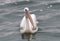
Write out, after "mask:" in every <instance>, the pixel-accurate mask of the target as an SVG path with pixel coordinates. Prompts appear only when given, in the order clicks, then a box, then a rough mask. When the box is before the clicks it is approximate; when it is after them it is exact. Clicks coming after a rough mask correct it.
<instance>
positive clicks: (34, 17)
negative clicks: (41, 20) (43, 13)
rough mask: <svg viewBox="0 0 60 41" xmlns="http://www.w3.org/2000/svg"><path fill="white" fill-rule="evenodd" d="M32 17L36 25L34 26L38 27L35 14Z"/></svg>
mask: <svg viewBox="0 0 60 41" xmlns="http://www.w3.org/2000/svg"><path fill="white" fill-rule="evenodd" d="M31 17H32V20H33V23H34V26H35V27H36V25H37V24H36V22H37V21H36V15H35V14H31Z"/></svg>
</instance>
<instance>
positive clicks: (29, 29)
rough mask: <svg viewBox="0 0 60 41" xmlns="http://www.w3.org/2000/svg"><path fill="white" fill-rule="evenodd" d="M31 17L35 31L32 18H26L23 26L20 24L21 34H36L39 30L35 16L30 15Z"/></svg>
mask: <svg viewBox="0 0 60 41" xmlns="http://www.w3.org/2000/svg"><path fill="white" fill-rule="evenodd" d="M29 16H31V19H32V20H31V21H33V25H34V29H33V25H32V23H31V22H30V18H26V17H25V16H24V17H23V19H22V21H21V24H20V32H21V33H35V32H37V30H38V27H37V24H36V22H37V21H36V16H35V14H30V15H29ZM21 28H22V29H21Z"/></svg>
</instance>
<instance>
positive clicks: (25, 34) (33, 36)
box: [21, 33, 36, 41]
mask: <svg viewBox="0 0 60 41" xmlns="http://www.w3.org/2000/svg"><path fill="white" fill-rule="evenodd" d="M35 34H36V33H34V34H32V33H23V34H21V37H22V39H27V40H28V41H30V40H31V39H35Z"/></svg>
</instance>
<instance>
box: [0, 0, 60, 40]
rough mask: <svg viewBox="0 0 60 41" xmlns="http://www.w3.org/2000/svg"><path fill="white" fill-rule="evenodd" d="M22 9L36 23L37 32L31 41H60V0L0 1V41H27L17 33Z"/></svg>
mask: <svg viewBox="0 0 60 41" xmlns="http://www.w3.org/2000/svg"><path fill="white" fill-rule="evenodd" d="M24 7H29V8H30V13H31V14H32V13H33V14H36V17H37V21H38V27H39V31H38V32H37V34H36V35H35V37H34V38H35V39H32V40H31V41H60V0H30V1H28V2H27V1H24V0H23V1H21V0H0V41H27V39H25V40H24V39H22V38H21V34H20V32H19V25H20V22H21V19H22V17H23V14H24V12H23V9H24Z"/></svg>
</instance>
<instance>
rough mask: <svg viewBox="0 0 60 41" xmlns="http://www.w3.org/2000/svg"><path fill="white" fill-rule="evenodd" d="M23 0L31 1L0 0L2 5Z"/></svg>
mask: <svg viewBox="0 0 60 41" xmlns="http://www.w3.org/2000/svg"><path fill="white" fill-rule="evenodd" d="M22 1H27V2H29V1H30V0H0V5H4V4H9V3H15V2H22Z"/></svg>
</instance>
